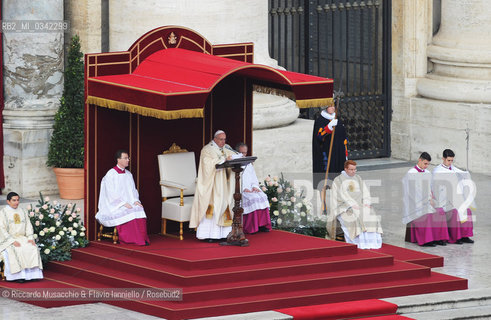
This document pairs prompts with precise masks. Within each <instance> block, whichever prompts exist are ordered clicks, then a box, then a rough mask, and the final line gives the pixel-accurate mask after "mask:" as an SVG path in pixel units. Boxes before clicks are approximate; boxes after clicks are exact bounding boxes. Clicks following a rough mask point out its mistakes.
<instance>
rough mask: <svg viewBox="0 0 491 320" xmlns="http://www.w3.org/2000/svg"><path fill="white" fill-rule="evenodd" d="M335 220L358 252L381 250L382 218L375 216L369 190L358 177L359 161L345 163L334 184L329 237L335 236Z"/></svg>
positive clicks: (347, 240)
mask: <svg viewBox="0 0 491 320" xmlns="http://www.w3.org/2000/svg"><path fill="white" fill-rule="evenodd" d="M336 220H337V221H339V222H340V224H341V228H342V229H343V232H344V238H345V239H346V242H348V243H354V244H356V245H357V246H358V248H359V249H379V248H381V247H382V233H383V231H382V226H381V224H380V216H378V215H377V214H375V211H374V210H373V208H372V206H371V201H370V192H369V190H368V187H367V186H366V184H365V182H363V180H362V179H361V177H360V176H359V175H357V174H356V162H355V161H352V160H347V161H346V162H345V163H344V171H342V172H341V174H340V175H339V176H337V177H336V178H335V179H334V181H333V183H332V187H331V197H330V208H329V215H328V225H327V231H328V234H330V235H334V234H335V230H336Z"/></svg>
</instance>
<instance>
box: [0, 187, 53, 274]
mask: <svg viewBox="0 0 491 320" xmlns="http://www.w3.org/2000/svg"><path fill="white" fill-rule="evenodd" d="M19 202H20V198H19V195H18V194H17V193H15V192H10V193H9V194H8V195H7V204H8V205H7V206H6V207H5V208H3V209H2V211H0V252H1V253H2V256H1V259H3V262H4V266H5V270H4V275H5V278H6V279H7V281H17V282H24V281H25V280H35V279H42V278H43V271H42V269H43V263H42V262H41V255H40V254H39V250H38V247H37V245H36V243H35V242H34V237H33V235H34V234H33V228H32V224H31V220H30V219H29V216H28V215H27V212H26V211H24V210H23V209H22V208H19Z"/></svg>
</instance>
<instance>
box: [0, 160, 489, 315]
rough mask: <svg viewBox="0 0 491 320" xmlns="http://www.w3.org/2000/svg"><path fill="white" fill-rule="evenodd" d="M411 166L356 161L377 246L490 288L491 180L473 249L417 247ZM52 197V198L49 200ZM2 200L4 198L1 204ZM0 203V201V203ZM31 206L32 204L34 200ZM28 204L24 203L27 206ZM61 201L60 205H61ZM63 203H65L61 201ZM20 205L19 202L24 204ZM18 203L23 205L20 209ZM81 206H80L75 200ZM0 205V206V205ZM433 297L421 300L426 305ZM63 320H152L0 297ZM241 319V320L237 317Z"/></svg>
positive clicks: (21, 310) (472, 286)
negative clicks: (375, 222)
mask: <svg viewBox="0 0 491 320" xmlns="http://www.w3.org/2000/svg"><path fill="white" fill-rule="evenodd" d="M412 165H413V164H410V163H407V162H404V161H398V160H393V159H375V160H363V161H359V172H358V173H359V174H360V175H361V176H362V177H363V178H364V179H365V180H371V181H373V182H374V183H375V184H376V185H377V184H378V186H373V187H372V188H371V193H372V197H376V198H378V201H379V202H378V203H377V204H374V208H375V209H376V211H377V213H379V214H380V215H381V216H382V226H383V229H384V235H383V241H384V242H385V243H389V244H392V245H397V246H401V247H405V248H409V249H413V250H418V251H423V252H427V253H431V254H436V255H440V256H443V257H444V259H445V260H444V261H445V262H444V267H441V268H435V269H434V271H437V272H441V273H445V274H449V275H453V276H458V277H463V278H466V279H468V280H469V290H480V289H484V288H490V287H491V268H489V265H490V264H491V256H490V255H489V248H490V246H491V233H490V230H491V212H490V210H489V208H491V176H488V175H483V174H473V175H472V178H473V181H474V182H475V183H476V187H477V196H476V205H477V210H476V211H475V212H474V217H475V221H474V237H473V239H474V240H475V241H476V242H475V243H474V244H463V245H447V246H445V247H441V246H437V247H419V246H417V245H415V244H412V243H407V242H404V234H405V226H404V225H403V224H402V222H401V219H402V186H401V179H402V177H403V176H404V174H405V173H406V171H407V170H408V169H409V168H410V167H411V166H412ZM51 197H52V198H56V196H55V197H53V196H51ZM4 199H5V195H4V196H3V198H1V200H4ZM1 200H0V201H1ZM34 200H35V201H36V199H34ZM29 202H30V201H29ZM62 202H65V201H64V200H62ZM66 202H68V201H66ZM24 203H25V202H24ZM24 203H23V204H24ZM76 203H77V204H79V205H82V201H76ZM0 204H2V202H0ZM435 295H437V294H428V295H424V296H423V297H426V299H427V300H428V301H430V300H431V299H432V296H434V297H436V296H435ZM55 317H63V319H67V320H78V319H80V320H82V319H104V320H110V319H157V318H155V317H150V316H146V315H143V314H139V313H136V312H132V311H128V310H124V309H120V308H116V307H113V306H109V305H106V304H102V303H97V304H90V305H81V306H70V307H63V308H54V309H43V308H40V307H35V306H31V305H29V304H25V303H20V302H16V301H12V300H8V299H5V298H0V319H40V320H41V319H53V318H55ZM241 317H242V318H241ZM234 319H279V318H278V316H277V315H274V313H271V312H266V313H258V314H256V315H243V316H236V317H234Z"/></svg>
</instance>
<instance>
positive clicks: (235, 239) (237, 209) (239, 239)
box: [216, 157, 257, 247]
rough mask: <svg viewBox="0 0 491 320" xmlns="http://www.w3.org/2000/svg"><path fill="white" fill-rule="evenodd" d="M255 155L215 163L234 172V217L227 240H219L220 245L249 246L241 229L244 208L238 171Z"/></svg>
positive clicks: (254, 158)
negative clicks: (241, 201)
mask: <svg viewBox="0 0 491 320" xmlns="http://www.w3.org/2000/svg"><path fill="white" fill-rule="evenodd" d="M256 159H257V157H243V158H238V159H233V160H229V161H225V162H224V163H222V164H217V165H216V168H217V169H220V168H231V169H232V171H233V172H235V193H234V208H233V209H232V211H233V212H234V219H233V222H232V231H230V233H229V234H228V236H227V241H224V242H220V245H222V246H240V247H247V246H249V240H247V239H246V237H245V234H244V230H243V229H242V213H244V209H243V208H242V207H241V205H240V200H241V199H242V194H241V191H242V190H241V189H240V173H241V172H242V171H243V170H244V169H243V167H245V166H246V165H248V164H249V163H252V162H254V161H255V160H256Z"/></svg>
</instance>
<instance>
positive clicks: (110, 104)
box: [87, 96, 203, 120]
mask: <svg viewBox="0 0 491 320" xmlns="http://www.w3.org/2000/svg"><path fill="white" fill-rule="evenodd" d="M87 103H88V104H95V105H98V106H99V107H104V108H109V109H116V110H120V111H126V112H131V113H136V114H139V115H142V116H146V117H153V118H157V119H163V120H175V119H182V118H203V108H194V109H181V110H172V111H169V110H158V109H152V108H147V107H143V106H139V105H136V104H131V103H124V102H121V101H115V100H110V99H104V98H98V97H94V96H88V97H87Z"/></svg>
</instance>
